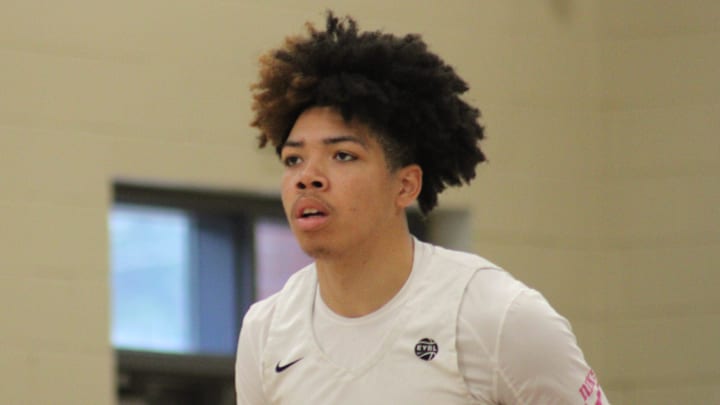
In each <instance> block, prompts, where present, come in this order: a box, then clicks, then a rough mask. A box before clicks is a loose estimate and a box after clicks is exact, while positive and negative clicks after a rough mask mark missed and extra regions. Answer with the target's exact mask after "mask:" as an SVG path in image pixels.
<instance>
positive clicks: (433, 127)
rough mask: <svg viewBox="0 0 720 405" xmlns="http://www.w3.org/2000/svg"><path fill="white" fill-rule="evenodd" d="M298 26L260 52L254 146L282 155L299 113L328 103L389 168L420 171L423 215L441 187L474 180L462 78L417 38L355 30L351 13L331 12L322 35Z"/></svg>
mask: <svg viewBox="0 0 720 405" xmlns="http://www.w3.org/2000/svg"><path fill="white" fill-rule="evenodd" d="M306 26H307V31H308V32H307V34H306V35H304V36H303V35H300V36H292V37H288V38H286V39H285V43H284V46H282V47H280V48H278V49H274V50H271V51H269V52H268V53H266V54H265V55H263V56H262V57H261V58H260V79H259V80H258V82H256V83H255V84H254V85H253V86H252V90H253V99H254V100H253V107H252V108H253V111H254V112H255V118H254V120H253V122H252V125H253V126H255V127H257V128H259V129H260V135H259V141H260V147H263V146H265V145H266V144H267V143H268V142H269V143H270V144H271V145H272V146H274V147H275V149H276V151H277V153H278V154H280V151H281V150H282V147H283V145H284V143H285V141H286V140H287V137H288V135H289V133H290V130H291V129H292V127H293V125H294V124H295V121H296V120H297V118H298V117H299V116H300V114H301V113H302V112H303V111H304V110H305V109H307V108H309V107H314V106H329V107H332V108H334V109H335V110H336V111H338V112H339V113H340V114H341V115H342V117H343V119H344V120H345V121H346V122H347V123H350V122H351V121H356V122H359V123H361V124H364V125H366V126H367V127H368V128H370V129H371V132H372V133H373V135H374V136H375V137H376V139H377V141H378V142H379V143H380V145H381V146H382V148H383V151H384V153H385V157H386V160H387V161H388V164H389V166H390V169H391V170H396V169H398V168H401V167H404V166H407V165H409V164H413V163H415V164H418V165H419V166H420V167H421V168H422V172H423V186H422V190H421V191H420V195H419V196H418V204H419V206H420V210H421V211H422V213H423V214H427V213H428V212H430V210H432V209H433V208H434V207H435V206H436V205H437V198H438V197H437V196H438V194H439V193H440V192H442V191H443V190H444V189H445V187H446V186H460V185H462V183H463V182H465V183H469V182H470V180H472V179H473V178H474V177H475V166H476V165H477V164H478V163H480V162H483V161H485V155H484V154H483V152H482V151H481V150H480V147H479V145H478V142H479V141H480V140H481V139H483V127H482V126H481V125H480V124H479V123H478V118H479V116H480V112H479V110H478V109H476V108H474V107H472V106H470V105H469V104H467V103H466V102H465V101H463V100H462V99H461V98H460V95H461V94H463V93H465V92H466V91H467V90H468V86H467V84H466V83H465V81H463V80H462V79H461V78H460V77H459V76H458V75H457V74H456V73H455V71H454V69H453V68H452V67H451V66H449V65H447V64H445V62H443V61H442V60H441V59H440V58H439V57H438V56H437V55H435V54H434V53H432V52H430V51H429V50H428V47H427V45H426V44H425V43H424V42H423V40H422V39H421V37H420V35H417V34H409V35H406V36H404V37H397V36H394V35H392V34H387V33H383V32H380V31H374V32H359V31H358V27H357V23H356V22H355V20H354V19H352V18H351V17H345V18H344V19H340V18H337V17H336V16H335V15H334V14H333V13H332V12H330V11H328V13H327V21H326V28H325V31H318V30H317V29H316V28H315V27H314V26H313V25H312V24H310V23H307V24H306Z"/></svg>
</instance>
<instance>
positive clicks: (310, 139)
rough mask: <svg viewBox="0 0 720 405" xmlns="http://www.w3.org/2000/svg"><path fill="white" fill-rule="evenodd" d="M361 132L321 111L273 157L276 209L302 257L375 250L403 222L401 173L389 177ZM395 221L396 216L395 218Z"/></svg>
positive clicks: (313, 111) (372, 142)
mask: <svg viewBox="0 0 720 405" xmlns="http://www.w3.org/2000/svg"><path fill="white" fill-rule="evenodd" d="M370 134H371V133H370V131H369V129H368V128H367V127H365V126H364V125H360V124H354V123H353V124H352V125H349V124H348V123H346V122H345V121H344V120H343V118H342V116H341V115H340V114H338V113H337V112H336V111H335V110H334V109H332V108H329V107H313V108H310V109H308V110H306V111H305V112H303V113H302V114H301V115H300V117H299V118H298V119H297V121H296V122H295V125H294V126H293V128H292V130H291V131H290V135H289V136H288V139H287V141H286V142H285V145H284V146H283V148H282V151H281V154H280V158H281V161H282V163H283V164H284V166H285V172H284V174H283V178H282V202H283V206H284V208H285V214H286V215H287V218H288V221H289V223H290V227H291V229H292V231H293V233H294V234H295V237H296V238H297V240H298V242H299V243H300V246H301V247H302V248H303V250H305V252H307V253H308V254H309V255H311V256H313V257H315V258H323V257H325V256H332V255H337V254H341V253H342V252H351V251H353V249H361V248H363V246H367V244H368V243H379V242H380V241H381V240H382V238H383V236H384V235H390V234H392V233H391V232H388V231H389V229H388V227H392V226H397V224H398V221H399V220H400V219H399V218H402V220H403V221H404V208H405V206H407V205H409V204H410V203H411V202H412V200H413V199H414V197H413V198H412V199H410V201H406V199H407V198H403V197H402V195H403V188H404V187H406V184H405V183H406V181H405V180H404V178H403V169H398V170H396V171H392V172H391V171H390V169H389V167H388V164H387V162H386V159H385V154H384V152H383V150H382V148H381V146H380V144H379V143H378V142H377V140H376V139H375V138H374V137H373V136H372V135H370ZM399 215H401V216H402V217H400V216H399Z"/></svg>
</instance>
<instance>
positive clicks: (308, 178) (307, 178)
mask: <svg viewBox="0 0 720 405" xmlns="http://www.w3.org/2000/svg"><path fill="white" fill-rule="evenodd" d="M295 186H296V187H297V188H298V189H299V190H307V189H313V190H316V191H322V190H325V189H327V187H328V179H327V177H325V175H323V173H322V171H320V170H318V168H317V167H316V166H315V165H306V166H305V168H304V170H303V171H302V172H301V173H300V178H299V179H298V181H297V183H296V185H295Z"/></svg>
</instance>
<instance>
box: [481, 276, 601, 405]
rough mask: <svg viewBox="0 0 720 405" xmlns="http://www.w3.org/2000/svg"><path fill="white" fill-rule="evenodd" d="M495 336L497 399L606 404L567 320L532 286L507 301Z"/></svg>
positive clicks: (549, 402) (507, 402) (513, 402)
mask: <svg viewBox="0 0 720 405" xmlns="http://www.w3.org/2000/svg"><path fill="white" fill-rule="evenodd" d="M497 342H498V344H497V347H496V348H495V349H496V355H497V357H496V358H497V365H498V369H497V373H498V376H497V377H498V378H497V395H498V399H499V401H500V402H501V403H504V404H597V405H601V404H602V405H608V404H609V402H608V401H607V398H605V397H604V395H603V394H602V390H601V388H600V385H599V384H598V383H597V379H596V378H595V373H594V372H593V371H592V369H591V368H590V366H588V364H587V363H586V361H585V358H584V356H583V353H582V351H581V350H580V348H579V347H578V345H577V340H576V339H575V335H574V334H573V333H572V330H571V328H570V324H569V323H568V321H567V320H566V319H565V318H563V317H562V316H560V315H559V314H558V313H557V312H556V311H555V310H554V309H553V308H552V307H551V306H550V304H549V303H548V302H547V300H545V298H544V297H543V296H542V295H540V293H538V292H537V291H534V290H529V289H528V290H525V291H523V292H522V293H520V294H519V295H518V296H517V297H516V298H515V299H514V300H513V301H512V303H511V305H510V306H509V307H508V310H507V312H506V314H505V318H504V320H503V322H502V323H501V325H500V329H499V331H498V340H497Z"/></svg>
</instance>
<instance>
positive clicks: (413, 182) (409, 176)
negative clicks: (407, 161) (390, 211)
mask: <svg viewBox="0 0 720 405" xmlns="http://www.w3.org/2000/svg"><path fill="white" fill-rule="evenodd" d="M422 177H423V176H422V169H421V168H420V166H418V165H416V164H411V165H408V166H405V167H403V168H401V169H398V171H397V179H398V182H399V186H400V188H399V191H398V194H397V198H396V203H397V207H398V208H399V209H402V210H404V209H405V208H407V207H408V206H410V205H411V204H412V203H413V202H415V199H417V196H418V195H419V194H420V190H422Z"/></svg>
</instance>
